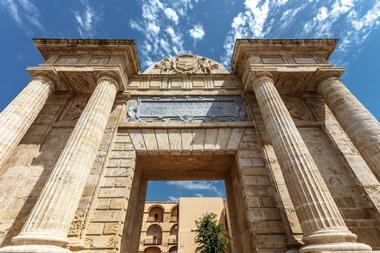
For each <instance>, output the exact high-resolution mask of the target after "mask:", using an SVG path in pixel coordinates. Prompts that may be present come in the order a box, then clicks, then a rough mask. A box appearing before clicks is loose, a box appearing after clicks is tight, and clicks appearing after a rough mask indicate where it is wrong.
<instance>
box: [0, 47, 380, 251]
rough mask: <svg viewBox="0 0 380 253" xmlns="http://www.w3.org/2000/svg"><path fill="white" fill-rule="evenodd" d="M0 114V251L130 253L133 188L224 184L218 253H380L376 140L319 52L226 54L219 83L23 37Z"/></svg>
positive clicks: (116, 52)
mask: <svg viewBox="0 0 380 253" xmlns="http://www.w3.org/2000/svg"><path fill="white" fill-rule="evenodd" d="M34 42H35V44H36V47H37V48H38V50H39V51H40V52H41V54H42V56H43V58H44V60H45V61H44V62H43V63H41V64H40V65H38V66H32V67H29V68H28V71H29V73H30V74H31V81H30V82H29V83H28V84H27V85H26V87H25V89H24V90H23V91H22V92H21V93H20V94H19V95H18V96H17V97H16V98H15V99H14V100H13V101H12V102H11V103H10V104H9V105H8V106H7V107H6V108H5V109H4V110H3V112H2V113H1V114H0V166H1V169H0V194H1V195H0V222H1V223H0V244H1V248H0V252H3V253H4V252H29V253H32V252H33V253H37V252H40V253H42V252H44V253H46V252H50V253H58V252H59V253H69V252H83V253H90V252H107V253H111V252H131V253H132V252H133V253H134V252H137V251H138V247H139V236H140V229H137V228H139V227H140V226H141V224H142V219H143V214H144V203H145V193H146V186H147V182H148V180H189V179H220V180H224V181H225V185H226V192H227V205H228V212H229V217H230V229H231V230H230V232H231V247H232V248H231V250H232V252H244V253H245V252H259V253H268V252H287V251H292V252H302V253H304V252H323V251H326V252H329V251H351V252H354V251H375V250H380V240H379V238H380V225H379V220H380V184H379V179H380V126H379V122H378V121H377V120H376V118H374V117H373V115H371V113H370V112H368V110H367V109H366V108H365V107H364V106H363V105H362V104H361V103H360V102H359V101H358V100H357V99H356V98H355V97H354V96H353V95H352V94H351V93H350V91H349V90H348V89H347V88H346V86H345V85H344V84H343V82H342V81H341V79H340V76H341V75H342V73H343V72H344V69H343V68H340V67H337V66H334V65H331V64H330V63H329V62H328V58H329V56H330V55H331V53H332V52H333V50H334V48H335V46H336V42H337V41H336V40H332V39H243V40H237V41H236V43H235V47H234V52H233V56H232V59H231V71H227V70H226V69H225V68H224V67H223V66H222V65H221V64H219V63H217V62H215V61H213V60H211V59H208V58H205V57H201V56H196V55H178V56H175V57H172V58H165V59H163V60H162V61H160V62H158V63H156V64H153V65H152V66H151V67H149V68H148V69H147V70H146V71H144V72H143V73H141V72H140V67H139V66H140V65H139V60H138V56H137V53H136V47H135V43H134V41H132V40H117V39H35V40H34Z"/></svg>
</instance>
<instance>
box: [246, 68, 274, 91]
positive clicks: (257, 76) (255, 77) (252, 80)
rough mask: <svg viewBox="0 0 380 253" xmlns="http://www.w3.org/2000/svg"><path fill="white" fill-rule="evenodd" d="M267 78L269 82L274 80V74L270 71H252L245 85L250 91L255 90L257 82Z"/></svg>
mask: <svg viewBox="0 0 380 253" xmlns="http://www.w3.org/2000/svg"><path fill="white" fill-rule="evenodd" d="M264 80H268V81H270V82H274V76H273V74H272V73H271V72H268V71H262V72H255V73H252V74H251V76H250V77H249V79H248V82H247V86H248V88H250V89H251V90H252V91H254V90H255V88H256V86H257V84H258V83H260V82H261V81H264Z"/></svg>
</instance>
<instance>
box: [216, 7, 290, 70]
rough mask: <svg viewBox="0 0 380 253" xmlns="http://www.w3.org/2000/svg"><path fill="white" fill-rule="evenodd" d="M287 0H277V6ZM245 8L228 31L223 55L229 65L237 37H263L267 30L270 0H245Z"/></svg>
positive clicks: (224, 60) (225, 62)
mask: <svg viewBox="0 0 380 253" xmlns="http://www.w3.org/2000/svg"><path fill="white" fill-rule="evenodd" d="M286 2H287V1H276V2H274V4H275V5H276V6H282V5H283V4H285V3H286ZM244 6H245V10H244V11H242V12H239V13H238V15H237V16H235V18H234V19H233V21H232V23H231V30H230V31H229V32H228V34H227V36H226V39H225V42H224V46H223V47H224V50H225V54H224V55H223V56H222V61H223V63H224V64H225V65H226V66H227V65H229V61H230V59H231V55H232V51H233V47H234V44H235V41H236V39H240V38H261V37H264V36H265V35H266V34H267V32H266V31H265V29H264V28H265V24H266V21H267V19H268V15H269V10H270V8H269V0H265V1H259V0H245V2H244Z"/></svg>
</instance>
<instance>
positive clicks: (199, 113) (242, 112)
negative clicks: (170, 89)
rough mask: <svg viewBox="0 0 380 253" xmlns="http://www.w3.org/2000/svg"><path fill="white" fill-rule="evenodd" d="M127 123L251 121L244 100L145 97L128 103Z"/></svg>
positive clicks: (210, 97)
mask: <svg viewBox="0 0 380 253" xmlns="http://www.w3.org/2000/svg"><path fill="white" fill-rule="evenodd" d="M127 107H128V110H127V118H126V121H127V122H234V121H247V120H248V116H247V111H246V108H245V106H244V103H243V101H242V99H241V97H240V96H185V97H150V96H149V97H148V96H141V97H137V98H134V99H131V100H129V101H128V103H127Z"/></svg>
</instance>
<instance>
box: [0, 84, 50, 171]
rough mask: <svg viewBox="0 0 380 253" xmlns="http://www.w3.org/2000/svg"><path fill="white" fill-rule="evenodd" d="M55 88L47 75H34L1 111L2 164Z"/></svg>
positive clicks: (0, 140) (0, 149)
mask: <svg viewBox="0 0 380 253" xmlns="http://www.w3.org/2000/svg"><path fill="white" fill-rule="evenodd" d="M53 89H54V85H53V82H52V81H51V80H49V79H48V78H47V77H44V76H36V77H33V79H32V81H30V83H29V84H28V85H27V86H26V87H25V88H24V90H22V91H21V93H20V94H19V95H18V96H17V97H16V98H15V99H14V100H13V101H12V102H11V103H10V104H9V105H8V106H7V107H6V108H5V109H4V111H3V112H1V114H0V166H1V165H3V164H4V162H5V161H6V160H7V159H8V156H9V154H10V153H11V152H12V150H13V149H14V148H15V147H16V146H17V145H18V144H19V142H20V141H21V139H22V138H23V137H24V135H25V133H26V132H27V131H28V129H29V127H30V126H31V125H32V123H33V122H34V120H35V119H36V118H37V116H38V114H39V113H40V111H41V110H42V108H43V107H44V105H45V103H46V100H47V99H48V97H49V95H50V94H51V93H52V91H53Z"/></svg>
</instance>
